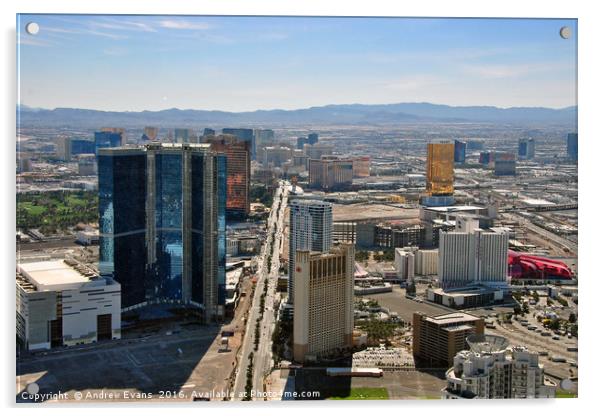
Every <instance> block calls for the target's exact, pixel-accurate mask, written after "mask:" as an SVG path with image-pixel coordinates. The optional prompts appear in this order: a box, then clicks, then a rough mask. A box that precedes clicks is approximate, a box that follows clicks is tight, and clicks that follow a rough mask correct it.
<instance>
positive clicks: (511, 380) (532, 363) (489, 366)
mask: <svg viewBox="0 0 602 416" xmlns="http://www.w3.org/2000/svg"><path fill="white" fill-rule="evenodd" d="M467 343H468V344H469V346H470V349H469V350H465V351H460V352H458V354H456V356H455V357H454V362H453V367H452V368H450V369H449V370H448V371H447V373H446V379H447V387H446V388H445V389H444V390H443V391H444V393H445V398H446V399H460V398H462V399H473V398H478V399H536V398H554V397H555V395H556V386H555V385H554V384H552V383H549V382H546V380H545V378H544V368H543V365H542V364H540V363H539V354H538V353H537V352H531V351H529V350H528V349H527V348H526V347H512V348H508V341H507V340H506V339H505V338H503V337H500V336H495V335H476V334H475V335H471V336H469V337H468V339H467Z"/></svg>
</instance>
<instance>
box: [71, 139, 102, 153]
mask: <svg viewBox="0 0 602 416" xmlns="http://www.w3.org/2000/svg"><path fill="white" fill-rule="evenodd" d="M95 150H96V144H95V143H94V142H93V141H92V140H85V139H71V154H72V155H82V154H92V153H94V152H95Z"/></svg>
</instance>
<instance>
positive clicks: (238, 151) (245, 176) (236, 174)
mask: <svg viewBox="0 0 602 416" xmlns="http://www.w3.org/2000/svg"><path fill="white" fill-rule="evenodd" d="M206 141H207V143H210V144H211V148H212V149H213V150H215V151H216V152H221V153H224V154H225V155H226V160H227V177H228V179H227V189H228V191H227V197H226V213H227V214H228V215H234V216H240V215H242V216H245V215H248V214H249V210H250V203H249V183H250V179H251V159H250V149H249V146H250V143H249V142H244V141H242V140H239V139H238V138H237V137H236V136H232V135H225V134H224V135H219V136H207V138H206Z"/></svg>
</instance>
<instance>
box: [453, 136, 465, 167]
mask: <svg viewBox="0 0 602 416" xmlns="http://www.w3.org/2000/svg"><path fill="white" fill-rule="evenodd" d="M454 162H455V163H464V162H466V142H462V141H460V140H454Z"/></svg>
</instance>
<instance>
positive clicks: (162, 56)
mask: <svg viewBox="0 0 602 416" xmlns="http://www.w3.org/2000/svg"><path fill="white" fill-rule="evenodd" d="M28 22H36V23H38V24H39V26H40V31H39V33H38V34H37V35H35V36H32V35H29V34H27V33H26V32H25V30H24V28H25V25H26V24H27V23H28ZM17 26H18V29H17V42H18V45H17V48H18V49H17V51H18V55H19V86H20V88H19V93H20V103H21V104H25V105H29V106H32V107H43V108H56V107H78V108H89V109H99V110H115V111H140V110H160V109H165V108H173V107H177V108H182V109H188V108H193V109H205V110H225V111H248V110H256V109H274V108H282V109H294V108H305V107H310V106H320V105H326V104H349V103H363V104H383V103H396V102H425V101H426V102H432V103H438V104H449V105H494V106H499V107H512V106H542V107H553V108H561V107H566V106H570V105H576V104H577V102H576V48H577V40H576V38H577V36H576V33H577V22H576V21H575V20H570V19H567V20H533V19H529V20H527V19H525V20H516V19H416V18H300V17H210V16H117V15H112V16H108V15H105V16H102V15H20V16H18V19H17ZM562 26H569V27H570V28H571V30H572V33H573V36H572V37H571V38H570V39H568V40H566V39H562V38H561V37H560V36H559V29H560V28H561V27H562Z"/></svg>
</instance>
